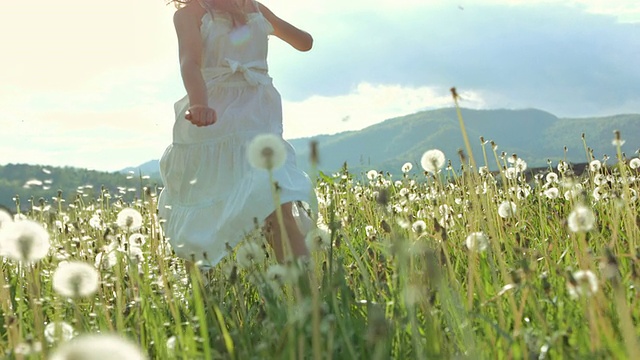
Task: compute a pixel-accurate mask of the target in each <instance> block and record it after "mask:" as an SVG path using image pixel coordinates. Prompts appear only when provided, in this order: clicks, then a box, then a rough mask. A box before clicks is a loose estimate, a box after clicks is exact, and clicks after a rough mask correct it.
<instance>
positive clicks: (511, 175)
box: [503, 167, 518, 180]
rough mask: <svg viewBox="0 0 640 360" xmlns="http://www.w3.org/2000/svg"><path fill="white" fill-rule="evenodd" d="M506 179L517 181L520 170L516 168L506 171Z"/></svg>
mask: <svg viewBox="0 0 640 360" xmlns="http://www.w3.org/2000/svg"><path fill="white" fill-rule="evenodd" d="M503 173H504V177H506V178H507V179H509V180H515V179H516V178H517V177H518V170H517V169H516V168H512V167H510V168H506V169H505V170H504V171H503Z"/></svg>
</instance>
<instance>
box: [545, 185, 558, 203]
mask: <svg viewBox="0 0 640 360" xmlns="http://www.w3.org/2000/svg"><path fill="white" fill-rule="evenodd" d="M543 194H544V196H546V197H547V199H551V200H553V199H557V198H558V196H560V191H559V190H558V188H555V187H551V188H548V189H546V190H545V191H544V192H543Z"/></svg>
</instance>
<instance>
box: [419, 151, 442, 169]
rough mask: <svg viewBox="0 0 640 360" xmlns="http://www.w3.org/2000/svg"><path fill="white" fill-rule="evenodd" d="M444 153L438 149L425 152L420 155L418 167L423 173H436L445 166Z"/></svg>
mask: <svg viewBox="0 0 640 360" xmlns="http://www.w3.org/2000/svg"><path fill="white" fill-rule="evenodd" d="M445 161H446V158H445V156H444V153H443V152H442V151H440V150H438V149H432V150H427V151H425V152H424V154H422V158H421V159H420V165H422V168H423V169H424V170H425V171H428V172H430V173H432V174H435V173H437V172H438V171H439V170H440V169H441V168H442V167H443V166H444V164H445Z"/></svg>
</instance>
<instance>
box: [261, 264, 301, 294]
mask: <svg viewBox="0 0 640 360" xmlns="http://www.w3.org/2000/svg"><path fill="white" fill-rule="evenodd" d="M265 278H266V280H267V282H268V283H269V285H270V286H271V288H272V289H273V290H276V291H277V290H280V289H281V288H282V286H284V285H287V284H291V283H293V282H295V281H296V279H297V272H296V271H295V269H294V268H293V267H292V266H286V265H282V264H274V265H271V266H269V268H268V269H267V272H266V274H265Z"/></svg>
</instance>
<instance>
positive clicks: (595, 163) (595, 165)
mask: <svg viewBox="0 0 640 360" xmlns="http://www.w3.org/2000/svg"><path fill="white" fill-rule="evenodd" d="M600 169H602V163H601V162H600V160H592V161H591V162H590V163H589V171H591V172H598V171H600Z"/></svg>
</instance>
